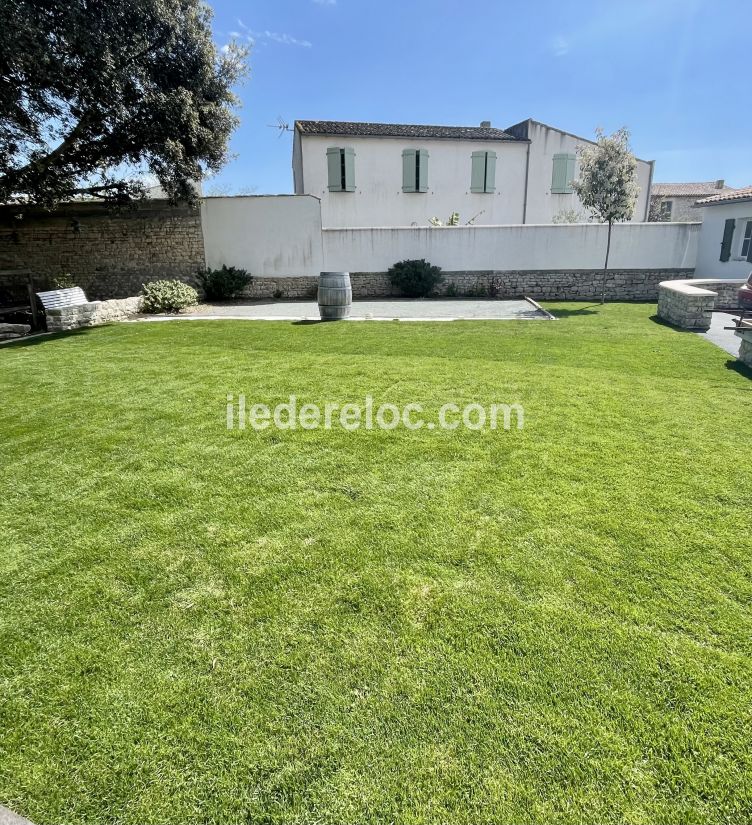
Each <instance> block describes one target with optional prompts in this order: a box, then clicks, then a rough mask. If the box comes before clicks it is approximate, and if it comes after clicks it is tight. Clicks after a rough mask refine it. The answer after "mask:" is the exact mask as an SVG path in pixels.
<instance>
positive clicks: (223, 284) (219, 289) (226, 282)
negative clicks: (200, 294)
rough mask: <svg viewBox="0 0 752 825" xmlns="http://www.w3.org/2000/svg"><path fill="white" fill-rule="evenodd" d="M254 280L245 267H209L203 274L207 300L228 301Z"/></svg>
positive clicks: (202, 282) (202, 280) (202, 279)
mask: <svg viewBox="0 0 752 825" xmlns="http://www.w3.org/2000/svg"><path fill="white" fill-rule="evenodd" d="M252 280H253V276H252V275H251V274H250V273H249V272H247V271H246V270H245V269H238V268H237V267H234V266H223V267H222V268H221V269H207V270H206V272H204V273H203V274H202V275H201V286H202V287H203V289H204V295H205V296H206V300H207V301H227V300H229V299H230V298H234V297H235V296H236V295H238V294H239V293H240V292H242V291H243V290H244V289H245V288H246V287H247V286H248V285H249V284H250V283H251V281H252Z"/></svg>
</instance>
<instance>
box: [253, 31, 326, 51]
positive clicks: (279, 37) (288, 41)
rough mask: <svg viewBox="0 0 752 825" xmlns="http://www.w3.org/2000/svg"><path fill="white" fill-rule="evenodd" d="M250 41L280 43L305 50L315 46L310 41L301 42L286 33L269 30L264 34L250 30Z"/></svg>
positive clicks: (263, 32)
mask: <svg viewBox="0 0 752 825" xmlns="http://www.w3.org/2000/svg"><path fill="white" fill-rule="evenodd" d="M248 40H249V41H250V42H252V43H257V42H261V43H280V44H281V45H283V46H302V47H303V48H304V49H310V48H311V46H312V45H313V43H311V41H310V40H299V39H298V38H297V37H293V36H292V35H291V34H287V33H286V32H270V31H269V29H265V30H264V31H262V32H255V31H253V30H250V29H249V31H248Z"/></svg>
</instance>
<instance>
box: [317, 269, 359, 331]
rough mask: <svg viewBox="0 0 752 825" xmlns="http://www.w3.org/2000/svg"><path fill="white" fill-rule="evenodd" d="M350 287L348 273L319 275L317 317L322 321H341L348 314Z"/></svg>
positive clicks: (324, 273) (350, 301)
mask: <svg viewBox="0 0 752 825" xmlns="http://www.w3.org/2000/svg"><path fill="white" fill-rule="evenodd" d="M351 306H352V286H351V285H350V273H349V272H322V273H321V274H320V275H319V315H320V316H321V320H322V321H341V320H342V319H343V318H347V316H348V315H349V314H350V307H351Z"/></svg>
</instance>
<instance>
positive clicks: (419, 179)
mask: <svg viewBox="0 0 752 825" xmlns="http://www.w3.org/2000/svg"><path fill="white" fill-rule="evenodd" d="M402 191H403V192H428V152H427V151H426V150H425V149H403V151H402Z"/></svg>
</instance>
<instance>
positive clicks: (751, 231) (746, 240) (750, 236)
mask: <svg viewBox="0 0 752 825" xmlns="http://www.w3.org/2000/svg"><path fill="white" fill-rule="evenodd" d="M750 247H752V220H748V221H747V223H746V224H745V225H744V237H743V238H742V248H741V249H740V250H739V257H740V258H746V259H749V253H750Z"/></svg>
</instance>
